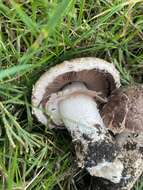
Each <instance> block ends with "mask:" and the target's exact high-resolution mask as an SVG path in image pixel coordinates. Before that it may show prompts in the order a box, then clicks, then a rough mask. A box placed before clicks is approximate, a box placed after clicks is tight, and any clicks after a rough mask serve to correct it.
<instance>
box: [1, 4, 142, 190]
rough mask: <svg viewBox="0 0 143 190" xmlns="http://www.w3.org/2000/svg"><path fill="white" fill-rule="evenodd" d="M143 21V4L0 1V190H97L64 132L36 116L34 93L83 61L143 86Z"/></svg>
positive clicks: (138, 189) (136, 189) (139, 184)
mask: <svg viewBox="0 0 143 190" xmlns="http://www.w3.org/2000/svg"><path fill="white" fill-rule="evenodd" d="M142 13H143V1H142V0H128V1H127V0H96V1H95V0H49V1H47V0H15V1H14V0H0V66H1V67H0V145H1V146H0V189H4V190H5V189H6V190H56V189H57V190H80V189H82V190H83V189H84V188H85V189H86V185H85V183H86V184H88V183H89V187H87V188H88V190H89V189H92V187H91V186H92V185H91V184H92V181H93V180H91V179H89V176H88V177H84V176H85V175H87V174H86V173H85V172H83V171H80V170H78V169H76V166H75V164H74V162H73V155H74V153H73V152H72V148H71V146H70V145H71V139H70V137H69V135H68V134H67V132H65V131H61V132H59V131H54V130H49V129H48V126H43V125H42V124H40V123H39V122H38V121H37V120H36V118H35V117H34V116H33V115H32V113H31V107H32V105H31V91H32V86H33V85H34V84H35V82H36V80H37V79H38V78H39V76H40V75H41V74H42V73H43V72H44V71H46V70H47V69H48V68H49V67H51V66H53V65H55V64H58V63H60V62H62V61H63V60H67V59H70V58H74V57H82V56H96V57H99V58H103V59H105V60H107V61H109V62H113V63H114V64H115V66H116V68H117V69H118V70H119V72H120V75H121V80H122V85H129V84H133V83H143V32H142V31H143V14H142ZM71 152H72V153H71ZM86 180H88V182H87V181H86ZM90 187H91V188H90ZM142 189H143V181H142V180H141V179H140V180H139V181H138V182H137V184H136V185H135V187H134V190H142ZM94 190H95V189H94Z"/></svg>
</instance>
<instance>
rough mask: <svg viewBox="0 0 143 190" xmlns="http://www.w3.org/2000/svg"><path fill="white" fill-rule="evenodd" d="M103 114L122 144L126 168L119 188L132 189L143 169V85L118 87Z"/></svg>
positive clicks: (108, 125)
mask: <svg viewBox="0 0 143 190" xmlns="http://www.w3.org/2000/svg"><path fill="white" fill-rule="evenodd" d="M101 115H102V118H103V121H104V123H105V125H106V126H107V127H108V128H109V130H110V131H112V133H114V135H115V139H116V142H117V144H118V145H119V146H120V147H121V157H120V158H121V160H122V163H123V165H124V170H123V172H122V180H121V181H120V183H119V184H118V187H120V188H119V189H126V190H130V189H131V188H132V187H133V185H134V183H135V182H136V180H137V179H138V178H139V176H140V175H141V174H142V172H143V86H141V85H140V86H131V87H126V88H119V89H117V90H115V91H114V92H113V94H112V96H110V98H109V101H108V102H107V104H105V105H104V107H103V110H102V114H101ZM116 189H117V187H116Z"/></svg>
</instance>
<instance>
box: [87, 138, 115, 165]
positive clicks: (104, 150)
mask: <svg viewBox="0 0 143 190" xmlns="http://www.w3.org/2000/svg"><path fill="white" fill-rule="evenodd" d="M118 153H119V147H118V146H117V145H116V144H113V143H110V142H106V141H102V142H96V143H89V144H88V151H87V156H86V158H85V167H93V166H96V165H97V164H99V163H101V162H102V161H103V160H105V161H107V162H112V161H113V160H114V159H115V157H116V156H117V154H118ZM93 161H94V162H93ZM93 163H94V164H93Z"/></svg>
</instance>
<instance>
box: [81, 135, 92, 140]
mask: <svg viewBox="0 0 143 190" xmlns="http://www.w3.org/2000/svg"><path fill="white" fill-rule="evenodd" d="M82 137H83V139H84V140H86V141H92V139H91V138H90V137H89V136H88V135H87V134H85V133H83V135H82Z"/></svg>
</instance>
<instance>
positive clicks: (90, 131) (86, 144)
mask: <svg viewBox="0 0 143 190" xmlns="http://www.w3.org/2000/svg"><path fill="white" fill-rule="evenodd" d="M85 88H86V87H85V85H84V84H83V83H72V84H71V85H67V86H66V87H65V88H64V89H63V91H62V92H63V94H64V92H65V93H66V91H70V90H73V89H77V90H78V89H85ZM58 111H59V113H58V114H59V115H60V117H59V118H60V119H61V120H62V122H63V123H64V125H65V126H66V128H67V129H68V131H69V132H70V133H71V136H72V139H73V142H74V144H75V152H76V156H77V161H78V165H79V167H86V169H87V170H88V171H89V173H90V174H91V175H93V176H98V177H103V178H106V179H108V180H110V181H112V182H114V183H119V182H120V180H121V176H122V171H123V165H122V163H121V161H120V160H119V159H117V155H118V152H119V150H118V147H117V146H116V145H115V144H114V142H113V141H112V138H111V137H110V134H109V133H108V131H107V129H106V127H105V126H104V123H103V121H102V118H101V116H100V113H99V110H98V108H97V104H96V102H95V100H94V99H93V98H92V97H90V96H88V95H85V94H82V93H75V94H74V93H72V94H71V95H69V96H68V97H66V98H65V99H64V98H63V99H62V100H61V101H60V102H59V108H58Z"/></svg>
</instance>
